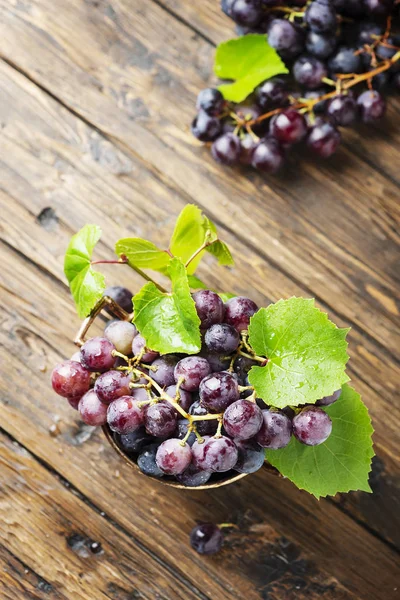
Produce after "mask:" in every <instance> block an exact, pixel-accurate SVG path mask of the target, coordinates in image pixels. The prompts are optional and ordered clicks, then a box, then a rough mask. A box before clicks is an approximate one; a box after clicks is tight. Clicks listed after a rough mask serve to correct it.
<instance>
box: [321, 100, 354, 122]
mask: <svg viewBox="0 0 400 600" xmlns="http://www.w3.org/2000/svg"><path fill="white" fill-rule="evenodd" d="M326 114H327V116H328V117H329V119H330V120H331V121H332V122H333V123H334V124H335V125H340V126H341V127H347V126H349V125H352V124H353V123H354V121H355V120H356V118H357V114H358V108H357V102H356V100H355V98H354V96H353V94H338V95H337V96H335V97H334V98H332V99H331V100H329V101H328V103H327V107H326Z"/></svg>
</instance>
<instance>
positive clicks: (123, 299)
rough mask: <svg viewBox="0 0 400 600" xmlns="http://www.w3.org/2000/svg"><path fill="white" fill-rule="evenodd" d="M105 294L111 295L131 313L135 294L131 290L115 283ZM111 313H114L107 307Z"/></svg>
mask: <svg viewBox="0 0 400 600" xmlns="http://www.w3.org/2000/svg"><path fill="white" fill-rule="evenodd" d="M103 296H109V297H110V298H112V300H114V302H116V303H117V304H119V305H120V307H121V308H123V309H124V310H125V311H126V312H127V313H129V314H130V313H131V312H132V311H133V304H132V297H133V294H132V292H131V291H130V290H128V289H127V288H125V287H122V286H120V285H113V286H111V287H108V288H106V289H105V290H104V294H103ZM105 310H106V311H107V312H108V313H109V314H111V315H112V314H113V313H112V311H110V310H109V309H107V307H106V309H105Z"/></svg>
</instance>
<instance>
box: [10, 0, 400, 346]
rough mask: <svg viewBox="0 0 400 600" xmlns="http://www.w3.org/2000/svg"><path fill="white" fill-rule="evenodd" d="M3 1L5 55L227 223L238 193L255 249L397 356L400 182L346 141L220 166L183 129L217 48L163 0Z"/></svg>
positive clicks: (238, 228)
mask: <svg viewBox="0 0 400 600" xmlns="http://www.w3.org/2000/svg"><path fill="white" fill-rule="evenodd" d="M0 7H4V8H3V12H4V18H2V24H1V26H2V29H1V30H0V31H1V32H2V36H3V39H2V45H1V48H2V50H1V51H2V53H3V56H5V57H6V58H7V59H8V60H10V61H12V63H13V64H14V63H15V64H17V65H18V66H19V67H20V68H21V69H23V70H24V71H25V72H26V73H27V74H29V76H30V77H32V78H33V79H34V80H35V81H37V82H39V83H40V84H41V85H43V86H44V87H45V88H46V89H48V90H49V91H51V92H52V93H53V94H56V95H57V97H59V98H60V99H61V100H62V101H63V102H65V103H66V104H67V105H68V106H70V107H71V108H72V109H73V110H74V111H76V112H77V113H79V114H80V115H82V116H83V117H84V118H86V119H88V120H89V121H90V122H92V123H93V124H95V125H96V127H98V128H99V129H101V131H103V132H104V133H105V134H106V135H108V136H111V137H112V138H113V139H115V140H117V141H119V143H122V144H124V145H128V146H129V147H130V148H131V149H132V150H133V151H134V152H135V153H136V154H138V155H139V156H140V157H141V158H142V159H143V160H144V161H145V162H146V163H148V164H149V165H150V167H151V168H152V169H155V170H156V171H157V172H161V173H162V176H163V178H164V180H165V181H167V182H168V183H169V184H170V185H171V186H173V187H177V188H178V189H179V190H180V191H181V192H183V193H186V194H188V195H190V197H191V198H192V199H193V200H195V201H197V202H198V203H199V204H201V205H202V206H204V207H205V208H206V209H207V210H208V211H209V213H210V214H211V215H212V216H214V217H215V218H216V219H217V220H219V221H224V220H225V221H226V220H227V215H226V208H225V207H224V201H226V198H232V197H234V198H235V197H236V198H238V199H240V202H237V203H236V205H235V207H234V210H233V212H232V219H229V226H230V228H231V230H232V231H233V232H234V233H235V235H236V236H237V237H238V238H239V239H241V240H244V239H246V240H257V242H256V243H255V246H256V248H257V250H258V252H259V253H260V256H262V257H263V258H264V259H265V260H269V261H274V262H276V263H279V265H280V268H281V269H283V270H285V272H286V273H288V274H289V275H290V276H291V277H292V278H294V279H298V276H299V273H301V283H302V284H303V285H304V286H305V287H306V289H307V290H308V294H309V295H313V294H315V295H316V296H317V297H318V298H319V299H320V300H322V301H324V302H326V303H327V304H328V305H329V306H332V305H333V304H334V305H335V308H336V310H337V311H338V312H340V313H341V314H343V316H344V317H345V318H348V319H349V321H350V322H352V323H354V324H355V325H357V326H358V327H360V328H361V329H363V330H364V331H365V332H366V333H368V335H370V336H371V337H372V338H374V339H375V340H377V341H378V342H379V343H380V344H382V345H384V346H385V348H386V349H387V350H389V351H390V352H391V353H393V354H394V355H396V357H398V352H399V350H398V349H399V347H400V344H399V337H400V336H399V334H398V331H397V329H396V328H395V327H393V322H394V321H395V320H396V319H397V318H398V314H399V313H398V306H397V299H398V295H399V294H398V292H399V289H398V269H397V252H396V245H395V241H396V240H397V238H398V231H397V230H396V228H395V226H394V223H395V222H396V219H398V216H399V205H398V202H397V198H398V188H397V186H396V185H394V184H393V183H392V182H390V181H389V180H388V179H387V178H385V177H384V176H383V175H381V174H380V173H379V172H377V171H371V169H370V168H369V166H368V165H367V164H366V163H365V162H363V161H362V160H360V159H358V158H357V156H355V155H354V154H353V153H351V152H350V151H349V150H347V149H345V148H344V149H343V150H342V152H341V154H340V155H339V156H338V157H336V158H334V159H333V160H331V161H329V162H327V163H321V164H319V165H318V167H315V166H314V164H313V163H311V162H310V161H309V160H308V159H307V160H304V159H303V158H301V157H300V156H295V157H293V160H292V162H291V163H290V165H289V166H288V169H287V172H286V174H285V175H284V176H281V177H276V178H269V179H268V180H266V179H264V178H261V177H259V176H258V175H256V174H254V173H250V174H249V175H248V176H247V177H233V176H232V172H231V171H230V170H229V169H225V170H224V169H221V168H220V167H219V166H218V165H216V164H215V163H213V161H212V159H211V158H210V156H209V152H208V150H207V149H205V148H203V147H199V145H198V144H197V143H196V142H195V141H194V140H193V138H192V136H191V134H190V132H189V131H188V130H187V129H186V130H185V125H186V124H188V123H189V122H190V120H191V117H192V115H193V106H194V100H195V94H196V93H197V91H198V90H199V89H200V88H201V87H202V86H204V85H206V84H207V83H208V82H209V81H210V71H211V60H212V54H213V47H212V46H211V45H210V44H209V43H207V42H206V41H205V40H204V39H202V38H200V37H199V36H197V35H195V34H194V33H193V31H191V30H190V29H189V28H188V27H187V26H186V25H184V24H182V23H179V22H177V21H176V20H175V19H173V17H172V16H171V15H169V13H167V12H166V11H165V10H163V9H162V8H161V7H159V6H158V4H155V3H153V2H144V1H143V0H137V1H136V2H135V7H133V6H132V4H131V3H130V2H129V1H128V0H118V2H114V3H113V5H112V6H111V5H110V4H108V2H105V1H100V2H96V3H95V4H93V3H89V4H88V3H86V2H82V0H73V1H72V2H70V3H68V5H67V6H65V7H64V8H63V11H59V10H58V8H57V6H56V5H54V3H53V2H50V0H41V2H37V3H35V5H34V10H27V9H26V7H25V5H24V4H20V3H17V4H16V5H15V6H13V7H12V8H10V7H9V5H8V4H6V3H5V2H4V0H3V1H2V2H0ZM6 8H7V10H6ZM33 32H34V33H33ZM17 38H18V44H17V43H16V40H17ZM81 39H85V49H84V51H83V49H82V48H81V44H80V40H81ZM175 40H179V44H178V45H177V44H176V43H175ZM178 47H179V50H178ZM181 73H184V77H182V76H181ZM177 98H179V106H177V103H176V101H175V99H177ZM171 100H172V102H171ZM116 111H118V119H116V118H115V114H116ZM338 172H340V184H339V180H338V178H337V173H338ZM331 214H334V215H335V219H331V218H330V215H331ZM365 230H367V231H368V236H365V235H364V233H363V232H364V231H365ZM328 232H329V234H328ZM371 254H373V255H374V265H373V267H372V265H371V264H370V263H369V261H368V260H367V257H368V256H370V255H371ZM328 257H329V259H328ZM371 290H372V294H371V293H370V292H371ZM385 298H387V301H386V302H385V301H384V299H385ZM333 299H334V302H333ZM387 306H390V307H392V310H388V309H387Z"/></svg>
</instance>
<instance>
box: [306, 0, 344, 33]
mask: <svg viewBox="0 0 400 600" xmlns="http://www.w3.org/2000/svg"><path fill="white" fill-rule="evenodd" d="M304 20H305V22H306V23H307V25H308V26H309V28H310V29H311V30H312V31H315V32H317V33H328V32H329V33H330V32H334V31H335V29H336V21H337V19H336V11H335V9H334V8H333V6H332V4H331V2H330V1H329V0H314V2H311V4H309V5H308V7H307V10H306V12H305V15H304Z"/></svg>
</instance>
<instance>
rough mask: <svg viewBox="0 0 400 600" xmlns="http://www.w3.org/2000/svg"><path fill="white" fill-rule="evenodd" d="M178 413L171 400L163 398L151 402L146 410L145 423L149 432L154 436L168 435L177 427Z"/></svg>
mask: <svg viewBox="0 0 400 600" xmlns="http://www.w3.org/2000/svg"><path fill="white" fill-rule="evenodd" d="M176 423H177V414H176V411H175V409H174V407H173V406H172V404H169V402H167V401H164V400H162V401H161V402H156V403H155V404H149V405H148V406H146V408H145V411H144V424H145V427H146V431H147V433H149V434H150V435H153V436H154V437H167V436H169V435H171V434H172V433H173V432H174V431H175V429H176Z"/></svg>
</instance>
